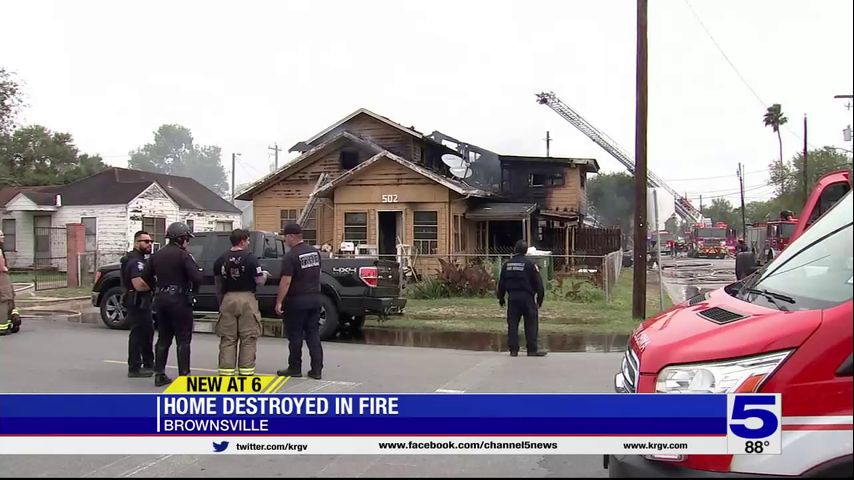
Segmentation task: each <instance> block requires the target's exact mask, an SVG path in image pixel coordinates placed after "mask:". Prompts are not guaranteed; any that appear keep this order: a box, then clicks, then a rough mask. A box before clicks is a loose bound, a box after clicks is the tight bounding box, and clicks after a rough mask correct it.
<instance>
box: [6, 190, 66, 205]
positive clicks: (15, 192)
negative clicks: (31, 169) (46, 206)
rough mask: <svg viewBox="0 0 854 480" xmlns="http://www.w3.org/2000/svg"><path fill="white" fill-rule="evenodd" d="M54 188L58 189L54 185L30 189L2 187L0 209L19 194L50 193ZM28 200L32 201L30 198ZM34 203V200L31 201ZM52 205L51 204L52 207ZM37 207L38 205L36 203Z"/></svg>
mask: <svg viewBox="0 0 854 480" xmlns="http://www.w3.org/2000/svg"><path fill="white" fill-rule="evenodd" d="M56 188H59V187H57V186H55V185H46V186H32V187H3V188H0V208H2V207H4V206H5V205H6V204H7V203H9V202H11V201H12V199H13V198H15V197H16V196H17V195H18V194H19V193H39V192H48V193H49V192H52V191H53V190H55V189H56ZM30 200H33V199H32V198H30ZM33 201H35V200H33ZM52 204H53V203H51V205H52ZM37 205H38V203H37Z"/></svg>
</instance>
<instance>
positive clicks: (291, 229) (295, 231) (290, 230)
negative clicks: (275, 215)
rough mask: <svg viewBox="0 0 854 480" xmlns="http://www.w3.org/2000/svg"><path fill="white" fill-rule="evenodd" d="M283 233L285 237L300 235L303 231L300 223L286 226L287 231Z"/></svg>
mask: <svg viewBox="0 0 854 480" xmlns="http://www.w3.org/2000/svg"><path fill="white" fill-rule="evenodd" d="M282 233H284V234H285V235H300V234H301V233H302V229H301V228H300V227H299V224H298V223H288V224H286V225H285V231H284V232H282Z"/></svg>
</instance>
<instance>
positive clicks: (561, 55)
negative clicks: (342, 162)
mask: <svg viewBox="0 0 854 480" xmlns="http://www.w3.org/2000/svg"><path fill="white" fill-rule="evenodd" d="M649 3H650V6H649V14H648V15H649V20H648V21H649V37H648V38H649V40H648V42H649V127H648V129H649V135H648V152H649V154H648V155H649V165H650V168H651V169H652V171H654V172H655V173H656V174H657V175H658V176H659V177H661V178H663V179H665V180H666V181H667V182H668V184H669V185H671V186H672V187H673V188H674V189H676V190H677V191H679V192H685V193H687V194H688V195H689V198H696V197H698V196H699V195H703V196H704V199H705V200H704V201H705V202H708V201H710V199H711V198H713V197H715V196H723V197H725V198H727V199H728V200H730V201H731V202H733V203H734V204H735V203H736V202H737V201H738V193H737V192H738V180H737V178H736V175H735V172H736V169H737V165H738V163H739V162H741V163H743V164H744V165H745V171H746V172H747V174H746V179H745V186H746V187H747V193H746V194H745V195H746V197H747V200H748V201H751V200H760V199H765V198H768V197H769V196H770V195H771V194H772V193H773V188H772V187H771V186H769V185H768V175H767V168H768V164H769V162H771V161H772V160H774V159H775V158H776V157H777V156H778V145H777V137H776V135H775V134H773V132H772V131H771V130H770V129H769V128H767V127H764V126H763V124H762V117H763V114H764V112H765V108H766V106H768V105H770V104H772V103H780V104H782V106H783V111H784V112H785V113H786V115H787V117H788V118H789V124H788V126H787V127H784V128H783V129H782V139H783V151H784V157H786V158H789V157H791V156H792V155H794V154H795V153H796V152H798V151H800V150H802V148H803V136H802V129H803V117H804V115H805V114H807V115H808V117H809V144H810V145H811V146H812V147H815V148H821V147H822V146H825V145H835V146H839V147H844V148H846V149H849V150H850V149H851V143H850V142H844V141H843V138H842V130H843V129H844V128H845V127H846V126H847V125H849V124H851V123H852V114H854V110H847V109H846V108H845V104H846V101H845V100H838V99H834V98H833V97H834V95H839V94H851V93H852V89H854V88H852V85H853V84H854V81H852V70H854V68H852V67H853V66H852V58H854V52H853V51H852V50H854V48H852V37H854V32H853V31H852V20H851V19H852V16H854V15H852V13H854V12H852V9H854V7H852V5H854V2H851V1H850V0H822V1H815V2H804V1H796V0H751V1H749V2H745V1H742V0H654V1H651V2H649ZM635 15H636V3H635V2H634V1H632V0H599V1H592V0H586V1H581V0H562V1H538V0H526V1H503V0H499V1H489V2H485V1H479V2H475V1H467V2H461V1H459V0H456V1H444V0H431V1H429V2H424V1H418V2H415V1H412V2H400V1H368V0H365V1H359V2H354V1H346V0H345V1H335V0H327V1H323V2H305V1H284V0H277V1H245V2H221V1H185V0H172V1H146V2H115V1H85V0H77V1H73V2H69V1H44V0H26V1H24V0H0V16H2V17H4V18H5V19H6V21H4V26H3V32H2V35H3V41H2V42H0V65H2V66H3V67H5V68H6V69H7V70H10V71H13V72H15V73H16V75H17V77H18V79H19V80H22V81H23V83H24V89H25V92H26V95H27V97H26V101H27V103H28V105H29V106H28V108H27V109H26V110H25V111H24V113H23V115H22V119H21V120H23V122H24V123H37V124H42V125H45V126H47V127H49V128H51V129H53V130H57V131H67V132H70V133H71V134H72V135H73V136H74V138H75V140H76V143H77V145H78V147H79V148H80V149H81V150H82V151H83V152H86V153H90V154H94V153H97V154H100V155H101V156H102V157H103V158H104V159H105V161H106V162H107V163H108V164H111V165H116V166H126V165H127V159H128V152H129V151H131V150H134V149H135V148H137V147H139V146H141V145H143V144H145V143H147V142H150V141H152V139H153V131H154V130H155V129H156V128H157V127H158V126H159V125H161V124H164V123H178V124H181V125H184V126H186V127H188V128H190V129H191V130H192V132H193V134H194V137H195V140H196V142H197V143H200V144H205V145H208V144H214V145H219V146H220V147H222V150H223V164H224V165H225V167H226V170H227V172H228V174H229V177H230V168H231V165H230V163H231V161H230V159H231V153H233V152H239V153H241V156H240V157H239V161H238V163H237V168H236V177H237V182H236V183H237V184H242V183H246V182H250V181H253V180H255V179H257V178H259V177H260V176H262V175H264V174H266V173H267V172H268V171H269V165H271V164H272V162H273V159H272V154H273V152H272V151H271V150H269V149H268V146H271V145H273V144H274V143H278V145H279V147H281V148H283V151H282V153H281V154H280V164H281V163H284V162H286V161H287V159H289V158H293V156H294V154H288V153H287V150H288V148H290V147H291V146H292V145H294V144H295V143H297V142H298V141H301V140H305V139H308V138H310V137H311V136H312V135H314V134H315V133H317V132H319V131H321V130H323V129H324V128H326V127H328V126H329V125H331V124H333V123H335V122H336V121H338V120H339V119H341V118H343V117H344V116H346V115H348V114H349V113H351V112H353V111H354V110H356V109H358V108H361V107H364V108H368V109H370V110H372V111H374V112H376V113H378V114H380V115H384V116H386V117H389V118H391V119H392V120H395V121H397V122H399V123H401V124H403V125H405V126H414V127H415V128H416V129H418V130H419V131H421V132H423V133H425V134H429V133H430V132H432V131H434V130H440V131H442V132H443V133H446V134H449V135H451V136H454V137H456V138H458V139H460V140H463V141H466V142H469V143H473V144H476V145H479V146H481V147H484V148H487V149H489V150H492V151H496V152H499V153H502V154H516V155H544V154H545V142H544V138H545V135H546V131H549V132H550V135H551V136H552V137H553V138H554V141H553V143H552V146H551V154H552V156H568V157H588V158H595V159H597V160H598V162H599V164H600V165H601V167H602V171H603V172H615V171H623V170H624V169H623V167H622V166H621V165H620V164H619V163H618V162H617V161H616V160H614V159H613V158H611V157H610V156H609V155H608V154H607V153H606V152H604V151H603V150H602V149H601V148H599V147H598V146H597V145H596V144H594V143H593V142H592V141H590V140H589V139H588V138H587V137H586V136H584V135H583V134H581V133H580V132H578V131H577V130H576V129H575V128H574V127H573V126H572V125H570V124H569V123H567V122H565V121H564V120H563V119H561V118H560V117H559V116H558V115H557V114H556V113H554V112H552V111H551V110H550V109H549V108H548V107H546V106H543V105H538V104H537V103H536V100H535V97H534V94H535V93H536V92H539V91H543V90H552V91H554V92H555V93H556V94H557V95H558V96H559V97H560V98H561V99H562V100H563V101H564V102H566V104H568V105H569V106H570V107H572V108H574V109H576V110H577V111H578V112H579V113H581V114H582V115H583V116H584V118H586V119H587V120H588V121H589V122H590V123H592V124H593V125H595V126H596V127H598V128H599V129H601V130H602V131H604V132H605V133H607V135H608V136H610V137H611V138H613V139H615V140H616V141H617V142H618V143H619V144H620V145H621V146H622V147H623V148H624V149H625V150H626V151H628V152H634V122H635V42H636V30H635ZM9 19H14V21H9ZM701 22H702V24H701ZM702 25H705V28H706V29H707V30H708V32H710V34H707V33H706V30H704V27H703V26H702ZM715 42H717V45H718V46H719V47H720V50H719V49H718V48H717V47H716V46H715ZM721 51H723V54H722V53H721ZM724 55H726V57H725V56H724ZM726 58H728V59H729V62H731V63H732V66H731V65H730V63H729V62H728V61H727V59H726ZM733 66H734V67H735V68H733ZM696 203H697V202H696V201H695V204H696Z"/></svg>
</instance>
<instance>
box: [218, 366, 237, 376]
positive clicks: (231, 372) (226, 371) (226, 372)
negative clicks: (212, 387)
mask: <svg viewBox="0 0 854 480" xmlns="http://www.w3.org/2000/svg"><path fill="white" fill-rule="evenodd" d="M219 374H220V375H225V376H228V377H233V376H234V369H233V368H220V369H219Z"/></svg>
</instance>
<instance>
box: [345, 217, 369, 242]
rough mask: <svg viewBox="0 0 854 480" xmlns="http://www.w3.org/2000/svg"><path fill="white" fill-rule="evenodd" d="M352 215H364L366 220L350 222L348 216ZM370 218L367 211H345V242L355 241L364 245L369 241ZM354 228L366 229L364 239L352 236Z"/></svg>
mask: <svg viewBox="0 0 854 480" xmlns="http://www.w3.org/2000/svg"><path fill="white" fill-rule="evenodd" d="M352 215H364V218H365V222H364V224H362V223H348V222H347V217H348V216H352ZM369 223H370V220H369V219H368V212H367V211H358V210H357V211H350V212H344V241H345V242H353V244H355V245H364V244H366V243H368V224H369ZM354 230H359V231H364V237H365V238H364V240H360V239H356V238H354V237H352V236H351V233H352V232H353V231H354Z"/></svg>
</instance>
